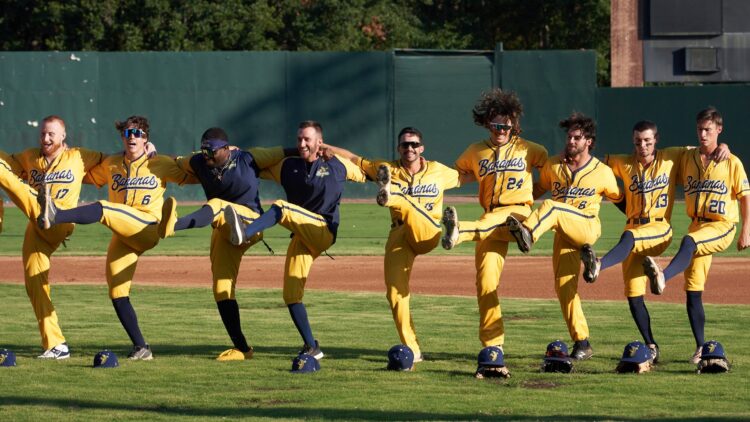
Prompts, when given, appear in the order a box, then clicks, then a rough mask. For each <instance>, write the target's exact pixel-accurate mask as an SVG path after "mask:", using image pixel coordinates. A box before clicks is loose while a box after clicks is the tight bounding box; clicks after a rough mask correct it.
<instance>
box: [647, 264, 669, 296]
mask: <svg viewBox="0 0 750 422" xmlns="http://www.w3.org/2000/svg"><path fill="white" fill-rule="evenodd" d="M643 272H644V273H646V277H648V281H649V284H651V293H653V294H655V295H660V294H662V293H664V288H665V287H667V283H666V281H665V280H664V273H663V272H662V271H661V268H659V265H658V264H657V263H656V261H655V260H654V258H651V257H650V256H647V257H645V258H644V259H643Z"/></svg>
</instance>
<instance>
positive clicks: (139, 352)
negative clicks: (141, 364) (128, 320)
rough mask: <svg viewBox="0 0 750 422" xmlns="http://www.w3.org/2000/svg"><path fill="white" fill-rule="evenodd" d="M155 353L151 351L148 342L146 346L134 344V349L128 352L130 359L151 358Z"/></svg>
mask: <svg viewBox="0 0 750 422" xmlns="http://www.w3.org/2000/svg"><path fill="white" fill-rule="evenodd" d="M153 358H154V355H153V354H152V353H151V346H149V345H148V344H146V345H145V346H133V350H131V351H130V353H128V359H130V360H151V359H153Z"/></svg>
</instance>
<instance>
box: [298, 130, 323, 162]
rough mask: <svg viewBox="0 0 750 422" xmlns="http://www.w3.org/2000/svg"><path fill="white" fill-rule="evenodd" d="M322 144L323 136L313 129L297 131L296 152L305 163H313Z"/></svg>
mask: <svg viewBox="0 0 750 422" xmlns="http://www.w3.org/2000/svg"><path fill="white" fill-rule="evenodd" d="M322 144H323V135H322V134H321V133H320V132H318V131H317V130H316V129H315V128H314V127H311V126H310V127H306V128H301V129H298V130H297V151H299V156H300V158H302V159H303V160H305V161H308V162H313V161H315V159H316V158H318V151H319V150H320V146H321V145H322Z"/></svg>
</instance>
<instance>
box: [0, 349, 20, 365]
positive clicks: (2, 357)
mask: <svg viewBox="0 0 750 422" xmlns="http://www.w3.org/2000/svg"><path fill="white" fill-rule="evenodd" d="M0 366H16V354H15V353H13V351H12V350H8V349H2V350H0Z"/></svg>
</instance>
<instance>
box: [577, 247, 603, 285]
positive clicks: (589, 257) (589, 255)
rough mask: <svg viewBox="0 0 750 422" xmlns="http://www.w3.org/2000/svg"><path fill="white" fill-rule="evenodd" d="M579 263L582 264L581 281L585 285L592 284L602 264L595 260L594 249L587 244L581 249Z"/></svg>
mask: <svg viewBox="0 0 750 422" xmlns="http://www.w3.org/2000/svg"><path fill="white" fill-rule="evenodd" d="M581 261H582V262H583V279H584V280H586V283H593V282H595V281H596V279H597V278H598V277H599V269H600V268H601V266H602V264H601V262H599V260H598V259H597V258H596V252H594V248H592V247H591V245H589V244H588V243H587V244H585V245H583V247H582V248H581Z"/></svg>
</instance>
